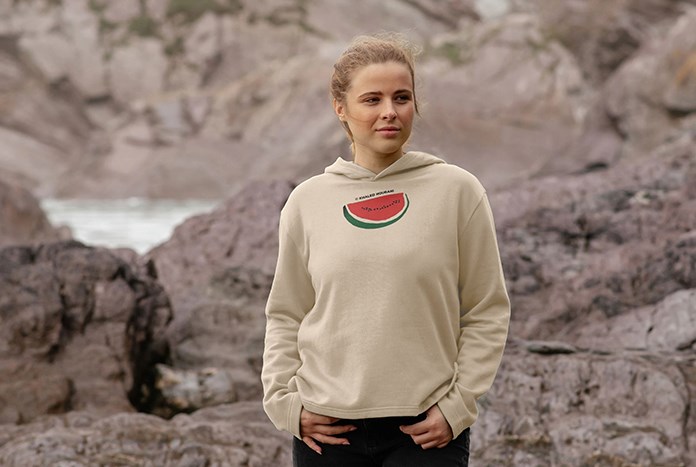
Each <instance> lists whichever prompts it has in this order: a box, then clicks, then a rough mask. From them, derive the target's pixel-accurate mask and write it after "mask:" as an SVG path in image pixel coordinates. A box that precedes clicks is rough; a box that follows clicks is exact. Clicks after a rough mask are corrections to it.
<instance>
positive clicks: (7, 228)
mask: <svg viewBox="0 0 696 467" xmlns="http://www.w3.org/2000/svg"><path fill="white" fill-rule="evenodd" d="M59 237H61V232H60V231H59V230H58V229H55V228H54V227H53V226H52V225H51V223H50V222H49V221H48V218H47V217H46V214H45V213H44V212H43V210H42V209H41V205H40V204H39V202H38V200H37V199H36V198H34V197H33V196H32V195H31V193H29V191H27V190H26V189H25V188H21V187H19V186H17V185H13V184H7V183H5V182H3V181H2V180H1V179H0V247H3V246H8V245H20V244H31V243H37V242H46V241H51V240H57V239H58V238H59Z"/></svg>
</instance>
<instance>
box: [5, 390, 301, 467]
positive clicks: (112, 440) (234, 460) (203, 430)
mask: <svg viewBox="0 0 696 467" xmlns="http://www.w3.org/2000/svg"><path fill="white" fill-rule="evenodd" d="M289 446H290V437H289V436H288V435H284V434H282V433H280V432H277V431H276V430H275V429H274V428H273V427H272V425H270V424H269V423H268V422H266V421H265V414H264V413H263V411H262V409H261V404H260V403H258V402H248V403H237V404H228V405H221V406H218V407H215V408H210V409H203V410H199V411H197V412H196V413H194V414H192V415H184V414H180V415H177V416H176V417H174V418H173V419H172V420H171V421H166V420H163V419H161V418H158V417H155V416H152V415H146V414H127V413H122V414H115V415H111V416H108V417H104V418H97V417H95V416H94V415H93V414H92V413H90V412H79V411H75V412H71V413H69V414H66V415H60V416H54V417H50V418H44V419H41V420H37V421H36V422H33V423H29V424H26V425H20V426H10V425H0V463H1V464H2V465H3V466H7V467H20V466H26V465H36V466H46V467H48V466H55V465H66V466H67V465H70V466H92V465H114V464H118V465H123V466H133V467H135V466H147V467H155V466H165V465H166V466H182V467H183V466H198V465H209V466H217V467H223V466H236V465H248V466H254V467H264V466H271V465H273V466H289V465H291V461H290V451H289Z"/></svg>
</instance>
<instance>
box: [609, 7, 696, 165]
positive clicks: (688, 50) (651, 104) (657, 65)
mask: <svg viewBox="0 0 696 467" xmlns="http://www.w3.org/2000/svg"><path fill="white" fill-rule="evenodd" d="M695 27H696V8H692V9H691V10H690V11H689V12H688V13H685V14H684V15H683V16H682V17H681V18H679V21H677V23H675V24H674V25H673V26H672V27H671V29H670V30H669V32H668V33H667V34H666V36H664V37H659V38H656V39H654V40H652V41H650V42H649V43H647V44H646V45H645V46H643V48H641V50H640V51H639V52H637V54H636V55H635V56H634V57H633V58H631V59H630V60H628V61H627V62H625V63H624V64H623V65H622V66H621V68H620V69H619V70H618V71H617V72H616V73H615V74H614V75H612V77H611V78H610V79H609V80H608V81H607V85H606V88H605V89H604V91H603V93H604V100H605V103H606V107H605V108H606V111H607V113H608V115H609V116H610V118H611V119H612V121H613V124H614V126H615V127H616V128H617V129H618V131H619V132H620V134H621V135H622V136H623V138H624V139H625V140H626V144H625V146H626V147H625V149H624V151H625V152H628V153H638V154H645V153H647V152H649V151H650V150H652V149H654V148H655V147H657V146H658V145H660V144H662V143H664V142H666V141H667V140H669V139H671V138H673V137H674V135H675V133H678V132H679V131H680V130H681V129H682V128H683V127H684V126H685V125H687V124H688V122H689V121H688V120H686V119H685V118H684V116H685V114H688V113H690V112H693V111H694V108H693V99H692V98H691V97H686V96H687V95H688V93H689V92H690V90H691V88H692V86H693V84H692V82H693V80H694V79H695V78H694V76H695V75H694V71H693V66H692V62H693V61H694V59H693V57H694V56H696V55H694V54H696V39H694V37H693V33H692V31H693V30H694V28H695Z"/></svg>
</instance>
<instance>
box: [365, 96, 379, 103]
mask: <svg viewBox="0 0 696 467" xmlns="http://www.w3.org/2000/svg"><path fill="white" fill-rule="evenodd" d="M365 102H367V103H368V104H375V103H377V102H379V99H378V98H376V97H369V98H367V99H365Z"/></svg>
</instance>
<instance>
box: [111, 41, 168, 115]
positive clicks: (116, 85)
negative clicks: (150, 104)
mask: <svg viewBox="0 0 696 467" xmlns="http://www.w3.org/2000/svg"><path fill="white" fill-rule="evenodd" d="M166 71H167V59H166V57H165V55H164V47H163V45H162V43H161V42H160V41H158V40H156V39H152V38H142V39H133V40H132V41H131V43H130V44H128V45H125V46H123V47H119V48H117V49H115V50H114V53H113V56H112V57H111V61H110V62H109V64H108V76H109V83H110V86H111V96H112V97H113V98H114V100H115V101H116V102H118V103H119V104H121V105H123V106H128V105H130V104H131V103H132V102H133V101H136V100H138V99H142V100H146V99H148V98H151V97H153V96H155V95H157V94H159V93H161V92H162V91H163V90H164V79H165V74H166Z"/></svg>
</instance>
